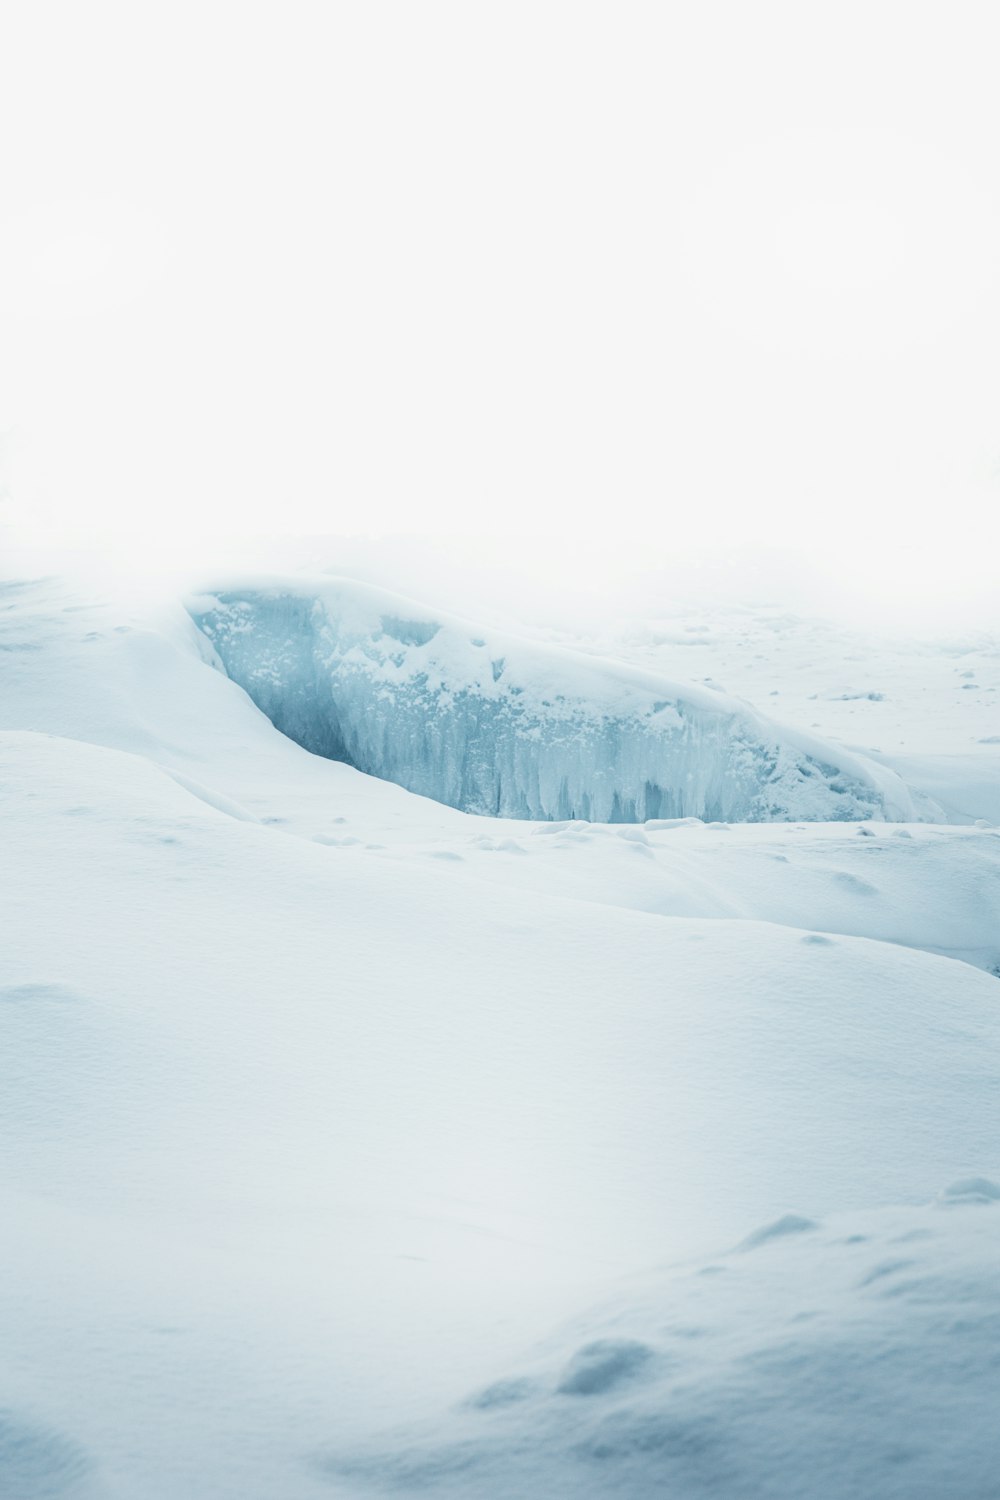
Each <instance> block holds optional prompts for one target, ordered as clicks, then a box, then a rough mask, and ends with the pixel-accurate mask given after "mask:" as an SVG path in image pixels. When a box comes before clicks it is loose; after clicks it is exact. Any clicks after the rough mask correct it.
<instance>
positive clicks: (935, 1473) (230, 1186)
mask: <svg viewBox="0 0 1000 1500" xmlns="http://www.w3.org/2000/svg"><path fill="white" fill-rule="evenodd" d="M0 605H2V606H3V607H2V608H0V648H2V651H0V730H2V733H0V816H2V820H3V823H2V827H3V836H2V840H0V870H2V889H3V893H4V903H3V915H4V941H3V944H2V950H0V1027H2V1032H3V1040H2V1046H0V1122H2V1138H3V1141H4V1151H3V1155H2V1158H0V1195H2V1196H0V1214H2V1219H3V1223H4V1234H3V1237H2V1241H0V1316H2V1322H3V1327H4V1329H5V1335H4V1339H3V1343H2V1347H0V1412H2V1415H0V1495H4V1496H5V1497H6V1496H8V1495H9V1496H11V1497H17V1500H42V1497H48V1496H63V1495H66V1496H72V1497H76V1500H177V1497H178V1496H180V1495H192V1496H197V1497H198V1500H202V1497H204V1500H278V1497H280V1500H312V1497H324V1496H325V1497H358V1496H363V1495H365V1494H368V1493H369V1492H373V1493H380V1492H382V1493H384V1492H385V1491H386V1489H387V1488H388V1490H389V1491H390V1492H396V1493H402V1494H405V1493H410V1492H413V1493H421V1494H424V1495H431V1496H436V1495H440V1496H442V1497H444V1496H453V1495H454V1496H457V1495H461V1496H463V1497H473V1496H474V1497H476V1500H480V1497H482V1500H513V1497H515V1496H517V1497H519V1500H520V1497H524V1496H531V1497H534V1496H546V1497H548V1496H553V1497H558V1496H563V1495H566V1496H570V1495H573V1496H575V1495H581V1496H587V1497H590V1496H604V1495H609V1496H610V1495H618V1494H620V1495H627V1496H628V1497H630V1500H647V1497H653V1496H659V1495H661V1494H664V1493H668V1494H672V1495H676V1496H679V1497H682V1500H683V1497H687V1496H690V1497H692V1500H694V1497H699V1500H700V1497H703V1496H710V1495H711V1496H719V1497H725V1500H730V1497H736V1496H748V1497H749V1496H753V1497H760V1500H763V1497H765V1496H767V1497H779V1500H780V1497H784V1496H788V1497H791V1496H793V1495H795V1496H798V1495H802V1494H808V1495H809V1496H810V1500H812V1497H816V1500H847V1497H848V1496H853V1495H856V1494H858V1493H863V1494H865V1495H866V1496H867V1497H874V1500H889V1497H899V1496H906V1497H907V1500H909V1497H920V1500H923V1497H926V1500H931V1497H932V1496H934V1497H937V1496H944V1495H948V1496H949V1497H950V1496H961V1497H962V1500H980V1497H982V1500H985V1497H986V1496H987V1495H989V1494H991V1493H993V1491H991V1490H990V1488H989V1485H990V1484H995V1475H996V1473H997V1472H1000V1439H998V1438H997V1436H996V1430H995V1423H993V1422H991V1421H990V1420H988V1413H989V1412H990V1410H993V1409H995V1406H996V1402H997V1399H998V1398H1000V1365H998V1364H997V1361H996V1358H995V1348H996V1334H997V1316H998V1311H1000V1309H998V1280H1000V1273H998V1269H997V1268H998V1266H1000V1255H998V1253H997V1252H998V1250H1000V1204H998V1203H997V1202H996V1201H994V1192H993V1189H991V1188H990V1187H989V1186H988V1183H985V1182H980V1183H979V1185H978V1186H973V1187H968V1186H966V1187H965V1188H962V1189H959V1190H957V1191H955V1192H952V1193H951V1194H950V1195H946V1196H945V1197H944V1198H943V1199H942V1198H941V1196H940V1195H941V1194H942V1191H943V1190H944V1189H945V1188H946V1187H947V1185H948V1184H952V1183H954V1182H956V1181H960V1182H961V1181H964V1182H966V1183H968V1180H969V1179H993V1180H996V1179H997V1178H1000V1148H998V1144H997V1143H998V1141H1000V1050H998V1044H1000V985H998V982H997V979H996V978H995V977H993V975H992V974H991V973H990V972H988V971H989V970H991V969H992V968H994V967H995V966H996V965H997V963H998V945H1000V940H998V937H997V932H998V915H1000V834H998V832H997V830H996V829H994V828H988V827H982V828H977V827H962V828H952V827H947V826H928V825H916V826H908V827H902V826H898V825H889V824H884V823H874V822H872V823H861V824H855V823H841V824H836V825H831V824H820V823H810V824H808V825H804V824H757V825H754V826H753V827H750V826H730V827H726V826H719V827H707V826H705V825H702V824H700V823H698V822H692V821H681V822H674V821H672V820H666V822H665V823H664V822H662V821H661V823H660V825H659V826H657V824H656V823H655V822H654V823H651V824H647V825H645V826H630V825H620V826H617V827H607V826H601V825H596V824H585V823H582V822H579V821H576V822H574V821H568V822H564V823H563V824H562V825H560V824H559V823H541V824H537V825H534V824H531V823H527V822H506V821H503V820H495V819H489V818H481V817H472V816H469V815H467V814H463V813H461V812H458V811H456V810H454V809H452V808H448V807H443V806H441V805H439V804H437V803H434V802H429V801H427V800H424V799H422V798H419V797H415V796H413V795H411V794H409V793H407V792H405V791H403V790H402V789H401V788H400V787H398V786H393V785H389V784H386V783H384V782H379V781H375V780H373V779H371V778H369V777H366V776H363V775H361V774H360V773H359V772H358V771H356V770H353V769H351V768H350V767H348V766H346V765H343V764H337V763H335V762H333V761H329V760H324V759H321V758H318V757H316V756H313V755H310V754H308V753H307V752H306V751H305V750H303V749H301V748H300V747H298V746H296V745H294V744H292V743H291V742H290V741H289V740H287V739H285V738H283V737H282V736H281V735H279V734H278V733H277V732H276V730H275V729H274V728H273V727H272V725H271V724H270V723H269V722H268V721H267V720H266V719H265V718H264V717H263V716H262V715H261V714H260V713H259V712H258V710H257V709H256V708H255V707H254V706H253V705H252V704H251V703H250V701H249V700H248V698H247V697H246V696H245V694H244V693H243V692H242V690H241V689H240V688H239V687H237V686H236V685H235V684H234V683H233V682H231V681H229V680H227V679H226V677H224V676H223V675H222V674H221V673H219V672H218V671H217V670H215V669H214V668H213V666H212V665H211V662H210V656H211V653H210V651H209V650H208V649H207V647H206V646H205V643H204V641H203V640H201V639H200V638H199V636H198V634H197V632H196V631H195V628H194V626H193V625H192V623H191V621H190V619H189V618H188V617H187V616H186V615H185V614H184V612H183V611H182V610H181V608H180V606H179V605H175V606H171V607H164V608H163V609H153V608H152V606H150V605H148V604H146V603H142V604H141V605H132V606H128V607H126V606H124V605H121V604H119V603H116V602H114V601H113V600H108V599H105V600H102V599H100V598H98V597H96V596H93V595H84V594H83V593H81V591H80V590H79V589H78V588H77V587H75V586H74V587H71V586H69V585H65V584H62V583H59V582H47V583H38V584H34V585H25V584H22V585H18V586H13V587H10V588H8V589H6V590H5V591H4V594H3V597H2V598H0ZM787 1215H796V1216H798V1221H799V1222H794V1221H789V1220H788V1219H787V1218H786V1217H785V1216H787ZM802 1220H808V1221H811V1222H812V1223H815V1224H816V1226H817V1227H808V1226H806V1225H803V1224H802V1223H801V1222H800V1221H802ZM774 1221H783V1223H784V1228H785V1229H788V1228H793V1229H795V1228H797V1229H798V1231H799V1232H797V1233H790V1234H784V1235H780V1234H778V1235H765V1236H763V1237H758V1239H757V1241H756V1242H754V1243H753V1244H752V1245H751V1247H750V1248H745V1249H743V1250H739V1251H734V1250H733V1249H732V1247H733V1246H735V1245H738V1244H740V1243H741V1242H745V1241H746V1240H747V1238H748V1236H752V1234H753V1232H754V1231H755V1230H757V1229H759V1228H760V1226H766V1225H768V1224H771V1223H773V1222H774ZM656 1267H667V1269H664V1270H659V1271H657V1270H655V1269H651V1268H656ZM587 1307H594V1308H596V1309H597V1311H595V1312H592V1313H583V1314H582V1315H581V1312H580V1309H583V1308H587ZM560 1326H561V1329H562V1331H557V1332H555V1333H553V1332H552V1330H553V1329H559V1328H560ZM545 1340H547V1342H545ZM540 1341H541V1342H540ZM595 1346H596V1347H595ZM484 1392H485V1393H487V1394H485V1395H484V1394H483V1393H484Z"/></svg>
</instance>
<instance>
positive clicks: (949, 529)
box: [0, 0, 1000, 597]
mask: <svg viewBox="0 0 1000 1500" xmlns="http://www.w3.org/2000/svg"><path fill="white" fill-rule="evenodd" d="M998 55H1000V11H998V10H997V8H996V7H995V6H993V5H988V4H984V5H976V4H962V3H960V0H959V3H956V0H951V3H939V4H934V5H921V4H915V3H908V4H884V3H882V4H880V3H878V0H868V3H865V4H860V5H855V4H850V3H848V4H839V5H837V6H832V5H827V6H820V5H811V4H803V3H801V0H797V3H794V4H788V5H775V4H766V3H763V4H755V5H749V4H745V3H740V4H728V5H718V4H712V3H704V0H702V3H697V4H694V3H691V0H684V3H670V0H659V3H654V4H634V3H629V0H614V3H610V0H609V3H606V4H602V5H595V4H588V3H586V0H574V3H572V4H553V3H547V0H531V3H527V4H522V3H519V0H514V3H511V0H506V3H503V4H500V3H486V0H482V3H477V0H464V3H454V4H441V3H437V0H426V3H414V0H406V3H383V0H339V3H338V0H327V3H324V4H315V5H303V4H295V3H287V0H286V3H282V4H277V3H273V4H266V5H254V4H248V3H244V4H239V5H237V4H224V5H223V4H217V3H215V4H213V3H205V0H202V3H199V4H197V5H187V4H183V3H181V4H177V3H174V4H171V5H169V6H168V5H148V4H138V5H137V4H135V3H134V0H130V3H127V4H120V5H109V4H104V3H100V0H87V3H86V4H79V3H74V4H71V5H65V6H58V5H50V4H46V3H45V0H28V3H17V0H6V3H4V4H3V7H2V27H0V153H2V168H3V170H2V174H0V494H3V493H4V487H5V495H6V498H5V500H4V501H3V503H2V506H0V517H2V518H3V519H4V520H5V522H6V527H7V536H8V538H10V536H11V535H12V534H13V535H15V536H18V537H21V538H24V537H28V538H29V539H35V538H38V537H48V538H49V539H53V538H54V539H57V540H61V541H79V540H81V539H84V540H86V539H89V540H91V541H93V542H95V543H96V544H98V545H101V544H103V542H104V541H109V542H113V543H114V544H115V545H117V546H119V547H121V546H122V545H126V546H135V547H138V548H139V549H140V550H145V551H146V552H148V553H156V552H158V551H160V550H169V549H175V550H176V549H177V548H181V549H183V550H184V551H185V552H190V553H196V552H198V551H199V549H203V550H206V551H208V550H211V549H212V548H216V549H218V548H219V546H220V545H221V543H220V539H225V538H230V537H231V538H233V539H234V545H235V542H236V541H239V542H240V543H242V542H244V541H245V540H246V539H247V538H248V537H252V536H255V535H263V534H272V535H273V534H278V535H290V536H295V535H298V534H311V533H326V532H328V533H333V534H362V535H387V536H389V537H393V536H395V535H397V534H399V533H419V534H422V535H432V536H433V535H440V536H448V535H450V534H452V533H455V532H461V533H462V535H463V536H465V537H470V536H471V537H472V538H477V537H481V538H483V539H484V543H483V545H484V551H491V555H495V556H499V555H501V554H500V553H493V552H492V550H491V549H493V548H495V547H497V546H501V544H499V543H496V542H493V541H487V540H485V539H487V538H493V537H501V538H504V539H505V540H504V542H503V543H502V546H503V547H506V548H507V549H508V552H509V553H511V554H513V553H514V552H516V551H520V552H522V553H523V554H525V555H528V556H531V557H532V558H533V559H534V560H535V561H537V562H538V563H539V565H544V566H547V567H550V568H551V567H552V566H553V564H554V565H555V566H556V568H558V567H559V565H560V560H561V559H563V558H566V559H569V560H573V559H577V560H579V559H584V561H585V563H586V565H587V566H590V567H592V568H593V569H596V570H599V568H600V566H601V564H602V562H603V561H605V560H607V561H608V562H614V563H616V564H618V565H622V564H623V563H628V562H630V561H635V562H637V563H638V564H640V565H641V566H643V567H655V566H657V565H658V564H660V563H664V564H670V565H671V566H675V565H676V563H677V560H678V557H683V556H684V555H685V553H686V552H687V550H688V549H694V550H699V551H700V552H701V553H703V554H704V552H705V551H706V550H707V551H709V552H710V551H711V550H712V549H713V548H715V547H717V546H723V545H724V546H726V547H733V546H736V547H739V546H742V545H753V546H755V547H764V548H772V547H779V548H785V549H791V550H792V552H793V553H798V554H801V555H805V556H808V557H810V558H811V559H812V561H813V562H814V563H815V564H816V565H817V566H819V567H824V568H827V569H828V570H830V571H832V572H834V573H835V574H838V575H839V576H840V577H841V578H842V579H844V580H846V581H847V583H848V584H856V585H857V587H858V588H862V589H867V590H869V591H872V590H874V591H882V592H884V593H886V594H887V595H889V596H892V597H894V596H895V594H896V593H898V592H902V593H904V594H905V593H906V592H907V591H909V593H911V594H913V593H916V592H920V591H926V590H928V589H930V588H940V589H951V590H953V591H954V590H955V589H957V588H958V587H959V581H960V580H966V579H968V578H969V577H971V578H972V580H973V583H974V584H981V583H983V582H984V581H987V580H991V575H992V573H993V571H994V569H995V557H996V555H997V545H998V543H1000V524H998V514H997V513H998V512H1000V505H998V503H997V501H998V496H1000V428H998V421H1000V172H998V170H997V162H998V149H1000V88H998V86H997V80H996V60H997V57H998ZM961 587H963V588H964V587H966V583H965V582H962V584H961Z"/></svg>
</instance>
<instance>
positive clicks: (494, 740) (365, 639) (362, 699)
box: [188, 578, 915, 822]
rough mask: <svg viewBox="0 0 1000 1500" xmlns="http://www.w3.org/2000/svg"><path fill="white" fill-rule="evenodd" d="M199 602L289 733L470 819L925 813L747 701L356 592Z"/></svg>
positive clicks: (849, 760)
mask: <svg viewBox="0 0 1000 1500" xmlns="http://www.w3.org/2000/svg"><path fill="white" fill-rule="evenodd" d="M188 607H189V610H190V612H191V615H192V617H193V618H194V620H195V622H196V624H197V625H198V626H199V627H200V629H201V630H202V631H204V633H205V635H206V636H207V637H208V639H209V640H210V641H211V642H212V644H213V646H214V648H215V651H216V653H217V657H218V662H219V664H220V665H221V666H222V667H223V668H224V670H225V671H226V672H227V674H228V675H229V676H230V677H231V678H232V679H233V680H234V681H235V682H237V683H238V684H239V685H240V686H241V687H243V688H244V689H245V691H246V692H247V693H248V694H249V695H250V697H251V698H252V699H253V701H254V702H255V703H256V704H257V706H258V707H259V708H260V709H261V710H262V711H263V712H264V713H265V714H267V716H268V717H269V718H270V719H271V720H272V722H273V723H274V724H275V725H276V727H277V728H278V729H280V730H281V731H282V732H283V733H284V734H286V735H288V736H289V738H290V739H293V740H295V741H296V742H297V743H298V744H300V745H302V746H304V747H305V748H306V749H307V750H311V751H313V752H314V753H316V754H318V755H323V756H326V757H328V758H331V759H334V760H341V761H346V762H347V763H348V764H349V765H352V766H355V767H357V769H358V770H361V771H365V772H367V773H369V774H371V775H373V776H378V777H381V778H383V779H384V780H387V781H394V782H397V783H399V784H400V785H401V786H404V787H406V788H408V789H409V790H410V791H413V792H417V793H420V794H421V795H423V796H427V797H432V798H434V799H435V800H437V801H439V802H444V803H447V804H448V805H450V806H452V807H457V808H461V809H463V810H464V811H467V812H475V813H487V814H493V815H497V816H503V817H514V818H532V819H566V818H585V819H588V820H590V821H592V822H642V821H644V820H645V819H647V818H673V817H698V818H704V819H706V820H717V819H718V820H726V821H747V822H766V821H799V820H805V821H824V822H826V821H853V820H863V819H872V818H874V819H887V820H890V821H909V820H911V819H913V818H914V817H915V811H914V807H913V803H912V800H911V798H910V796H909V793H908V791H907V789H906V787H905V786H904V784H903V782H902V781H901V780H900V778H899V777H898V776H897V775H896V774H895V773H894V772H892V771H891V770H889V769H888V768H886V767H883V766H878V765H876V764H875V763H874V762H872V761H870V760H868V759H867V758H866V757H864V756H861V755H858V754H855V753H852V752H850V751H847V750H845V749H843V748H841V747H839V746H835V745H833V744H831V743H829V742H827V741H824V740H821V739H817V738H815V737H813V736H811V735H806V734H802V733H799V732H798V731H796V730H792V729H789V728H786V727H784V726H782V725H779V724H776V723H774V722H773V721H771V720H769V719H767V718H765V717H763V716H762V715H760V714H758V713H757V712H756V711H755V710H754V709H753V708H751V707H750V705H748V704H746V703H743V702H741V701H740V700H737V699H734V698H730V697H727V696H726V695H725V694H722V693H719V692H716V691H713V690H710V689H707V688H703V687H699V686H697V685H696V684H694V683H677V682H672V681H670V680H668V679H665V678H662V677H659V676H658V675H656V674H655V673H651V672H646V671H642V670H640V669H637V668H633V667H630V666H627V665H625V664H623V663H620V662H614V661H610V660H607V659H604V658H600V657H592V656H586V655H582V654H580V653H577V652H573V651H568V650H565V649H562V648H559V647H554V646H540V645H537V644H536V643H533V642H530V641H526V640H523V639H519V638H517V637H514V636H510V635H506V634H502V633H500V632H498V631H494V630H490V629H481V628H477V627H476V626H474V625H472V624H469V623H468V622H466V621H464V620H461V619H458V618H456V617H454V616H451V615H447V614H443V613H441V612H439V611H435V610H432V609H429V608H428V607H427V606H425V605H421V604H417V603H415V602H413V601H412V600H408V599H405V598H402V597H400V596H398V595H395V594H390V593H387V592H385V591H383V590H381V589H376V588H373V587H370V586H368V585H364V584H358V583H355V582H354V581H353V580H343V579H330V578H321V579H307V580H306V579H295V580H294V581H288V580H280V581H277V580H273V579H270V580H260V581H250V582H240V583H236V584H230V585H228V586H226V587H224V588H222V589H220V590H216V591H214V592H212V593H209V594H202V595H199V596H197V597H195V598H193V599H192V600H190V601H189V605H188Z"/></svg>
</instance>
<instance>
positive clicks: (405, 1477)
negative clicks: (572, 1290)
mask: <svg viewBox="0 0 1000 1500" xmlns="http://www.w3.org/2000/svg"><path fill="white" fill-rule="evenodd" d="M998 1200H1000V1188H998V1187H997V1186H996V1184H994V1183H992V1182H990V1181H989V1180H988V1179H982V1178H971V1179H966V1180H962V1181H959V1182H956V1183H954V1184H952V1186H951V1187H950V1188H948V1189H946V1190H945V1192H944V1193H943V1194H942V1195H941V1196H940V1198H939V1200H938V1201H937V1202H936V1203H934V1204H930V1205H927V1206H922V1207H899V1208H893V1209H882V1210H880V1211H877V1212H869V1213H866V1214H850V1215H842V1216H836V1217H834V1218H833V1219H831V1220H830V1221H829V1222H828V1223H825V1224H823V1223H816V1222H814V1221H813V1220H810V1219H806V1218H803V1217H801V1216H799V1215H795V1214H786V1215H784V1216H783V1217H782V1218H780V1219H778V1220H776V1221H774V1222H773V1223H771V1224H769V1225H766V1226H764V1227H763V1228H761V1229H759V1230H758V1231H757V1232H756V1233H755V1234H753V1235H751V1236H750V1237H749V1238H748V1239H746V1240H744V1242H743V1243H742V1244H741V1245H740V1246H738V1247H737V1248H736V1249H735V1250H733V1251H732V1252H730V1253H729V1254H727V1255H720V1256H716V1257H714V1258H713V1259H712V1260H710V1261H707V1262H704V1261H696V1262H694V1263H692V1264H688V1265H682V1266H674V1267H670V1268H667V1269H665V1270H662V1271H660V1272H658V1273H656V1274H654V1275H651V1276H649V1277H644V1278H632V1279H631V1280H629V1281H627V1282H625V1283H623V1284H622V1285H621V1286H620V1287H619V1288H618V1289H617V1291H616V1295H615V1296H614V1298H613V1299H612V1300H609V1301H608V1302H606V1303H605V1305H603V1306H602V1307H600V1308H598V1309H596V1310H593V1311H591V1312H589V1313H588V1314H586V1315H584V1316H583V1317H582V1318H580V1319H578V1320H577V1321H576V1322H575V1323H574V1324H571V1325H570V1326H569V1327H567V1328H565V1329H564V1330H562V1331H561V1333H559V1334H558V1335H556V1336H555V1337H553V1338H551V1339H549V1340H548V1342H547V1343H546V1345H545V1346H543V1347H542V1348H541V1349H540V1350H538V1351H537V1352H536V1353H535V1354H533V1355H531V1356H529V1357H528V1358H527V1359H526V1360H524V1361H523V1362H522V1363H520V1364H519V1365H517V1366H514V1367H513V1368H512V1369H511V1370H510V1371H507V1372H505V1373H504V1374H503V1375H502V1376H501V1377H500V1378H498V1379H496V1380H494V1381H492V1382H491V1383H490V1384H488V1385H487V1386H485V1387H483V1388H481V1389H480V1390H478V1391H476V1392H474V1393H473V1394H471V1395H470V1396H469V1398H468V1399H467V1400H466V1401H465V1402H463V1403H462V1404H461V1405H459V1406H457V1407H456V1408H455V1409H454V1410H453V1411H452V1412H451V1413H450V1414H448V1415H447V1416H445V1417H443V1418H442V1419H441V1420H440V1421H439V1422H438V1423H437V1424H434V1425H431V1424H428V1426H427V1427H426V1428H424V1429H416V1430H411V1431H409V1432H406V1431H403V1432H389V1433H384V1434H383V1435H382V1436H381V1437H380V1439H379V1440H378V1441H377V1442H374V1443H372V1444H371V1445H370V1446H369V1447H368V1448H366V1449H361V1450H358V1451H355V1452H353V1453H341V1452H336V1451H334V1452H329V1453H321V1454H319V1455H318V1456H317V1463H318V1466H319V1467H320V1469H321V1471H323V1472H326V1473H327V1474H329V1475H330V1476H331V1478H337V1479H343V1480H344V1481H345V1482H348V1483H350V1485H351V1486H352V1489H353V1492H354V1493H358V1494H364V1495H376V1494H385V1493H386V1492H390V1493H391V1494H393V1495H410V1494H428V1493H430V1494H433V1495H434V1496H435V1497H436V1500H445V1497H456V1500H458V1497H460V1500H467V1497H468V1496H470V1495H475V1496H476V1497H477V1500H510V1497H512V1496H515V1495H517V1496H521V1495H525V1496H527V1495H544V1496H546V1497H547V1500H606V1497H608V1496H611V1495H622V1496H630V1497H632V1496H634V1497H639V1496H642V1497H650V1500H651V1497H653V1496H674V1497H677V1500H719V1497H722V1496H727V1497H729V1496H737V1495H738V1496H740V1497H742V1500H800V1497H802V1496H803V1495H811V1496H817V1497H819V1496H821V1497H822V1500H854V1497H855V1496H858V1495H864V1496H866V1497H867V1500H901V1497H904V1496H905V1497H906V1500H939V1497H941V1496H944V1495H948V1496H956V1497H957V1496H961V1497H962V1500H992V1497H994V1496H995V1495H996V1493H997V1487H996V1474H997V1465H998V1463H1000V1433H998V1430H997V1424H996V1421H995V1410H996V1401H997V1398H998V1395H1000V1383H998V1376H997V1359H996V1333H997V1326H998V1322H1000V1265H998V1261H997V1255H996V1233H997V1224H996V1219H997V1216H998V1214H1000V1203H998ZM805 1453H808V1455H809V1459H808V1467H807V1468H804V1467H803V1462H802V1460H803V1455H804V1454H805Z"/></svg>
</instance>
